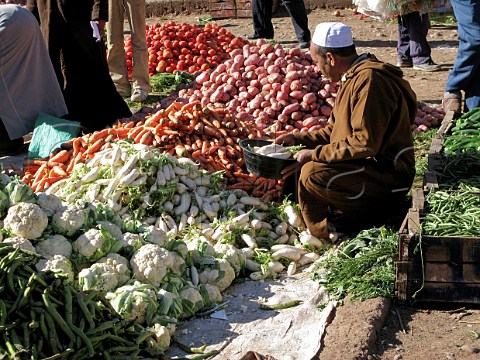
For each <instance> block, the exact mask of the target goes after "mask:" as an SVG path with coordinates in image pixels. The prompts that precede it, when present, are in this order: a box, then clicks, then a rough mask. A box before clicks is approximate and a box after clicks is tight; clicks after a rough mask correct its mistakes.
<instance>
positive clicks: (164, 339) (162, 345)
mask: <svg viewBox="0 0 480 360" xmlns="http://www.w3.org/2000/svg"><path fill="white" fill-rule="evenodd" d="M175 329H176V327H175V324H169V325H167V326H163V325H161V324H159V323H156V324H154V325H153V326H152V327H148V328H147V331H151V332H153V334H154V335H153V336H152V337H149V338H148V339H147V346H148V347H149V348H150V349H152V350H158V351H161V352H163V351H165V350H167V349H168V348H169V347H170V341H171V338H172V335H173V334H174V333H175Z"/></svg>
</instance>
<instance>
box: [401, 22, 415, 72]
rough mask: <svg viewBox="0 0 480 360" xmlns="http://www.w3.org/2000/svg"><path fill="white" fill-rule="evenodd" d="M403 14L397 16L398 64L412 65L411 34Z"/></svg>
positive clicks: (403, 65) (402, 65)
mask: <svg viewBox="0 0 480 360" xmlns="http://www.w3.org/2000/svg"><path fill="white" fill-rule="evenodd" d="M405 21H406V20H405V19H404V18H403V16H400V15H398V16H397V23H398V40H397V58H398V66H400V67H409V66H412V57H411V56H410V36H409V35H408V28H407V26H406V24H405Z"/></svg>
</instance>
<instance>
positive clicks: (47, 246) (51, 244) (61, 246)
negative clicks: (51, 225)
mask: <svg viewBox="0 0 480 360" xmlns="http://www.w3.org/2000/svg"><path fill="white" fill-rule="evenodd" d="M35 250H36V251H37V253H39V254H40V255H43V256H44V257H49V256H53V255H63V256H65V257H66V258H68V259H70V258H71V257H72V243H71V242H70V240H68V239H67V238H66V237H65V236H63V235H60V234H56V235H50V236H49V237H47V238H46V239H45V240H42V241H40V242H38V243H37V244H36V245H35Z"/></svg>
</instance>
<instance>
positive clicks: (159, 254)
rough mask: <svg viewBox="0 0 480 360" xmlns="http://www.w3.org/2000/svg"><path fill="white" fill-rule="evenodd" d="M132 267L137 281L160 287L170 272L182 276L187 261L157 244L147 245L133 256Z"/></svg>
mask: <svg viewBox="0 0 480 360" xmlns="http://www.w3.org/2000/svg"><path fill="white" fill-rule="evenodd" d="M130 266H131V268H132V270H133V277H134V278H135V279H138V280H140V281H143V282H146V283H149V284H152V285H154V286H155V287H159V286H160V284H161V283H162V280H163V278H164V277H165V275H166V274H167V271H168V270H171V271H174V272H175V273H178V272H180V274H181V271H182V269H184V268H185V261H184V260H183V258H182V257H181V256H180V255H178V254H176V253H175V252H173V251H168V250H166V249H164V248H162V247H161V246H159V245H156V244H146V245H143V246H142V247H140V249H138V250H137V251H136V252H135V253H134V254H133V255H132V258H131V259H130Z"/></svg>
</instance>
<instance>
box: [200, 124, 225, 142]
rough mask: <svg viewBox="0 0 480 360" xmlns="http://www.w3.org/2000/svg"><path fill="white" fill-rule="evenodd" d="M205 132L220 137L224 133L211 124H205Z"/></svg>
mask: <svg viewBox="0 0 480 360" xmlns="http://www.w3.org/2000/svg"><path fill="white" fill-rule="evenodd" d="M203 133H204V134H205V135H207V136H213V137H216V138H219V139H221V138H222V137H223V134H222V133H221V132H220V130H218V129H215V128H214V127H213V126H209V125H205V126H204V127H203Z"/></svg>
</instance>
